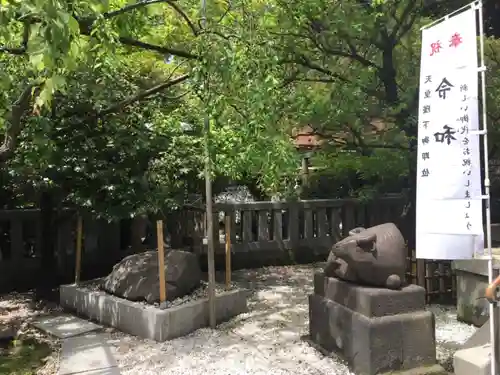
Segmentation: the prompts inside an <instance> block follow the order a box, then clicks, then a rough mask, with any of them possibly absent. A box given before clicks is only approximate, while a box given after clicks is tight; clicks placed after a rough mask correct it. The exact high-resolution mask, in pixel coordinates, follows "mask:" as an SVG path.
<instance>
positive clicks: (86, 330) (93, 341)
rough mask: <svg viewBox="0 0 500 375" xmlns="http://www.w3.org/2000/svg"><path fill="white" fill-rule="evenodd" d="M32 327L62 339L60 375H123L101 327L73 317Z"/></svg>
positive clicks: (43, 320)
mask: <svg viewBox="0 0 500 375" xmlns="http://www.w3.org/2000/svg"><path fill="white" fill-rule="evenodd" d="M33 326H34V327H36V328H38V329H40V330H42V331H44V332H46V333H48V334H51V335H53V336H56V337H58V338H61V339H62V345H61V355H60V365H59V375H72V374H78V375H120V370H119V369H118V364H117V362H116V360H115V358H114V356H113V354H112V352H111V350H110V347H109V345H108V343H107V342H108V341H109V335H108V334H106V333H103V332H101V331H102V328H103V327H102V326H99V325H97V324H94V323H92V322H89V321H87V320H83V319H80V318H77V317H74V316H71V315H58V316H44V317H40V318H38V319H36V320H35V321H34V322H33Z"/></svg>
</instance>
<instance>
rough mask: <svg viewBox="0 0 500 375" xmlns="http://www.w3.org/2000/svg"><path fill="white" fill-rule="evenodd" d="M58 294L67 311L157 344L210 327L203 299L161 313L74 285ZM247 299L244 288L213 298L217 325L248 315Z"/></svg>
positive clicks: (60, 290) (206, 304) (65, 287)
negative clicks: (244, 314)
mask: <svg viewBox="0 0 500 375" xmlns="http://www.w3.org/2000/svg"><path fill="white" fill-rule="evenodd" d="M59 293H60V304H61V306H62V307H63V308H65V309H67V310H70V311H75V312H76V313H77V314H79V315H81V316H84V317H87V318H89V319H92V320H95V321H97V322H99V323H101V324H105V325H108V326H112V327H115V328H117V329H119V330H120V331H123V332H125V333H129V334H132V335H135V336H139V337H142V338H147V339H152V340H156V341H166V340H171V339H174V338H176V337H180V336H185V335H187V334H189V333H191V332H193V331H195V330H197V329H199V328H203V327H207V326H208V325H209V313H208V299H206V298H204V299H200V300H197V301H193V302H189V303H186V304H183V305H180V306H175V307H172V308H169V309H165V310H161V309H159V308H157V307H154V306H150V305H144V304H141V303H137V302H131V301H127V300H125V299H122V298H118V297H115V296H112V295H110V294H107V293H105V292H103V291H89V290H87V289H84V288H82V287H79V286H76V285H74V284H73V285H62V286H61V287H60V289H59ZM247 296H248V291H246V290H244V289H238V290H232V291H228V292H224V293H221V294H219V295H218V296H217V297H216V315H217V322H219V323H220V322H223V321H227V320H229V319H231V318H232V317H234V316H236V315H239V314H242V313H245V312H247V311H248V306H247Z"/></svg>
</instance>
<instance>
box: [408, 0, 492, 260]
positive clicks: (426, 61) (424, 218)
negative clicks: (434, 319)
mask: <svg viewBox="0 0 500 375" xmlns="http://www.w3.org/2000/svg"><path fill="white" fill-rule="evenodd" d="M421 54H422V55H421V67H420V92H419V116H418V117H419V118H418V148H417V152H418V161H417V173H418V174H417V225H416V234H417V236H416V256H417V258H424V259H471V258H473V255H474V252H475V251H482V250H483V249H484V239H483V237H484V234H483V215H482V188H481V172H480V168H481V164H480V153H479V152H480V150H479V135H478V134H477V131H478V129H479V113H478V110H479V108H478V80H479V77H478V59H477V29H476V10H475V8H473V7H472V5H471V8H469V9H468V10H465V11H463V12H461V13H459V14H457V15H455V16H452V17H449V18H445V20H444V21H442V22H441V23H439V24H437V25H435V26H432V27H429V28H426V29H424V30H423V31H422V52H421Z"/></svg>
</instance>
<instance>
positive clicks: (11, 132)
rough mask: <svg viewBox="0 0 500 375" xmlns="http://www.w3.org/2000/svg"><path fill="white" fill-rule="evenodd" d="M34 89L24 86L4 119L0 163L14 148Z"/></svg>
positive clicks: (30, 86)
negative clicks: (4, 127)
mask: <svg viewBox="0 0 500 375" xmlns="http://www.w3.org/2000/svg"><path fill="white" fill-rule="evenodd" d="M36 87H37V86H36V85H34V84H31V85H28V86H26V87H25V88H24V89H23V91H22V92H21V95H19V97H18V98H17V100H16V101H15V102H14V104H13V105H12V110H11V111H10V113H9V115H8V116H7V118H6V122H7V124H6V130H5V133H4V139H3V142H2V145H0V162H5V161H6V160H7V159H8V158H9V157H10V156H11V155H12V153H13V152H14V150H15V148H16V142H17V138H18V136H19V134H20V133H21V130H22V126H23V124H22V119H23V116H24V114H25V113H26V111H27V110H28V108H29V106H30V103H31V98H32V96H33V95H32V93H33V89H35V88H36Z"/></svg>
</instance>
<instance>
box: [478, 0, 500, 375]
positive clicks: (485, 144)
mask: <svg viewBox="0 0 500 375" xmlns="http://www.w3.org/2000/svg"><path fill="white" fill-rule="evenodd" d="M476 9H478V11H479V49H480V59H481V65H480V71H481V98H482V105H483V106H482V110H483V111H482V112H483V113H482V120H483V121H482V123H483V126H482V129H481V130H483V132H484V134H483V152H484V195H485V197H484V198H485V199H484V200H485V204H486V244H487V247H488V284H491V283H492V282H493V253H492V250H491V209H490V173H489V168H488V166H489V158H488V118H487V113H486V110H487V107H486V66H485V63H484V25H483V23H484V20H483V3H482V1H479V2H478V3H477V8H476ZM489 313H490V340H491V374H492V375H496V373H497V370H496V368H497V361H498V353H497V342H496V341H497V338H496V316H495V313H496V307H495V304H493V303H490V311H489Z"/></svg>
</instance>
